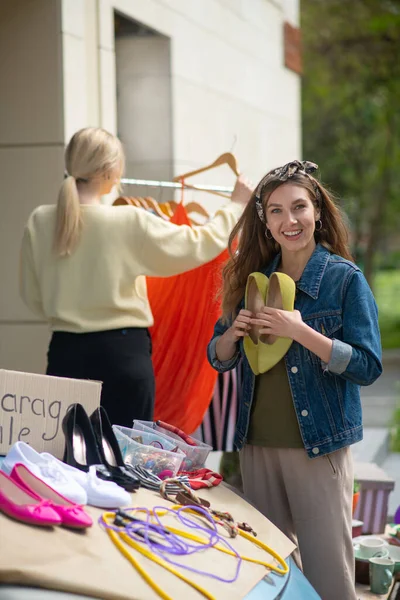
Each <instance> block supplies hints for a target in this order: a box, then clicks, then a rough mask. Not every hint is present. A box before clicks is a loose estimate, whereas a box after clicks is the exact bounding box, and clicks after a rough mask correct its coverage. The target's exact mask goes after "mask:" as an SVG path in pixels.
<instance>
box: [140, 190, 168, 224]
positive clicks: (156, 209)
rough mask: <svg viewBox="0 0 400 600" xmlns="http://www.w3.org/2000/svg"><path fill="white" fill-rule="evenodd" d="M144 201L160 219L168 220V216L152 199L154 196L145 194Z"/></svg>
mask: <svg viewBox="0 0 400 600" xmlns="http://www.w3.org/2000/svg"><path fill="white" fill-rule="evenodd" d="M144 200H145V202H147V204H148V206H149V209H152V210H154V212H155V213H156V214H157V215H158V216H159V217H161V218H162V219H164V220H165V221H169V218H168V217H167V216H166V215H165V213H164V212H163V211H162V210H161V208H160V206H159V204H158V202H157V201H156V200H154V198H151V196H146V197H145V198H144Z"/></svg>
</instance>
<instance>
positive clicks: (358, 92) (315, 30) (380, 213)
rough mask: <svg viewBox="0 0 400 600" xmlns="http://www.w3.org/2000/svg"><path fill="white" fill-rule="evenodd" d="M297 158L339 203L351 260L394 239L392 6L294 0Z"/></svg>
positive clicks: (399, 207) (396, 14) (398, 115)
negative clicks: (317, 173) (298, 69)
mask: <svg viewBox="0 0 400 600" xmlns="http://www.w3.org/2000/svg"><path fill="white" fill-rule="evenodd" d="M301 9H302V13H301V17H302V33H303V46H304V78H303V91H302V95H303V97H302V106H303V146H304V148H303V155H304V157H305V158H307V159H308V160H314V161H315V162H317V163H319V165H320V167H321V176H322V179H323V180H324V181H326V182H328V183H329V185H330V186H332V187H333V189H334V190H335V191H337V192H338V193H339V195H340V197H341V198H342V199H343V200H342V201H343V207H344V209H345V211H346V213H347V214H348V216H349V218H350V221H351V223H352V231H353V236H352V246H353V252H354V254H355V257H356V259H359V258H360V255H361V254H362V255H363V264H364V271H365V274H366V276H367V279H368V280H369V281H370V283H371V282H372V275H373V271H374V269H375V268H376V266H377V265H376V253H377V252H378V251H379V250H381V251H383V252H386V251H387V247H386V246H387V244H388V241H390V239H392V240H393V239H394V240H396V238H397V240H398V239H399V234H398V232H399V226H400V194H399V192H398V190H399V189H400V143H399V142H400V111H399V110H398V99H399V97H400V60H398V58H395V57H399V55H400V45H399V40H400V6H399V3H398V2H397V1H389V0H352V1H351V2H349V0H324V1H321V0H302V3H301Z"/></svg>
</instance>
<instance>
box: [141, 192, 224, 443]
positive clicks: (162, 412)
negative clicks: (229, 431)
mask: <svg viewBox="0 0 400 600" xmlns="http://www.w3.org/2000/svg"><path fill="white" fill-rule="evenodd" d="M171 222H172V223H175V224H176V225H190V220H189V218H188V215H187V213H186V210H185V208H184V206H183V204H182V203H180V204H178V206H177V209H176V211H175V214H174V216H173V217H172V218H171ZM227 259H228V251H227V250H225V251H224V252H222V253H221V254H220V255H219V256H218V257H217V258H216V259H214V260H213V261H211V262H209V263H207V264H206V265H203V266H201V267H198V268H197V269H193V270H192V271H188V272H187V273H183V274H182V275H176V276H174V277H168V278H162V277H148V278H147V287H148V295H149V300H150V305H151V309H152V311H153V315H154V326H153V327H152V328H151V336H152V340H153V364H154V372H155V378H156V400H155V411H154V419H155V420H161V421H165V422H167V423H170V424H171V425H175V426H176V427H179V429H182V430H183V431H184V432H185V433H188V434H190V433H193V432H194V431H195V430H196V429H197V427H199V425H200V424H201V422H202V420H203V417H204V414H205V412H206V410H207V408H208V405H209V404H210V401H211V397H212V394H213V390H214V385H215V381H216V378H217V373H216V371H215V370H214V369H212V367H211V366H210V365H209V363H208V361H207V356H206V349H207V344H208V342H209V340H210V339H211V336H212V333H213V328H214V324H215V322H216V320H217V319H218V318H219V317H220V314H221V306H220V302H219V301H218V300H217V299H216V296H217V293H218V290H219V289H220V286H221V281H222V278H221V271H222V266H223V264H224V263H225V262H226V261H227Z"/></svg>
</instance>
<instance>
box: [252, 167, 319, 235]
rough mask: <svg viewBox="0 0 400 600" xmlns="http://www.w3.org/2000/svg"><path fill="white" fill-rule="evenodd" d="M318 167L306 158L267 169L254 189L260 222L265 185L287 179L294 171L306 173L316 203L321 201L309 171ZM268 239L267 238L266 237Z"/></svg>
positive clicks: (263, 218) (312, 171)
mask: <svg viewBox="0 0 400 600" xmlns="http://www.w3.org/2000/svg"><path fill="white" fill-rule="evenodd" d="M317 169H318V165H317V164H316V163H313V162H310V161H308V160H302V161H300V160H293V161H292V162H289V163H286V164H285V165H283V166H282V167H277V168H276V169H273V170H272V171H269V172H268V173H267V174H266V175H265V177H263V178H262V179H261V181H260V183H259V184H258V186H257V187H256V189H255V192H254V196H255V199H256V200H255V204H256V210H257V214H258V217H259V219H260V221H261V222H262V223H266V219H265V214H264V207H263V203H262V196H263V191H264V188H265V186H266V185H267V184H268V183H271V181H282V182H284V181H287V180H288V179H290V178H291V177H293V176H294V175H296V173H300V174H301V175H306V176H307V177H308V178H309V179H310V181H311V183H312V184H313V187H314V191H315V195H316V197H317V201H318V203H320V201H321V194H320V191H319V188H318V184H317V182H316V181H315V179H314V178H313V177H311V176H310V174H311V173H314V171H316V170H317ZM268 239H269V238H268Z"/></svg>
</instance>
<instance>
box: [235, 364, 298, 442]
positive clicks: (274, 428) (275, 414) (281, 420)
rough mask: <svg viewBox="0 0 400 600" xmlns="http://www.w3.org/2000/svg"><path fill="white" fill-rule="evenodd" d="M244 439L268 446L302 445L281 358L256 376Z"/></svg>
mask: <svg viewBox="0 0 400 600" xmlns="http://www.w3.org/2000/svg"><path fill="white" fill-rule="evenodd" d="M247 443H248V444H253V445H254V446H265V447H269V448H304V444H303V440H302V437H301V434H300V429H299V424H298V421H297V415H296V411H295V409H294V405H293V398H292V392H291V389H290V384H289V379H288V375H287V372H286V367H285V359H284V358H283V359H282V360H281V361H280V362H278V364H277V365H275V367H272V369H270V370H269V371H267V372H266V373H262V374H261V375H258V376H257V377H256V385H255V390H254V400H253V406H252V410H251V415H250V425H249V433H248V436H247Z"/></svg>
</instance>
